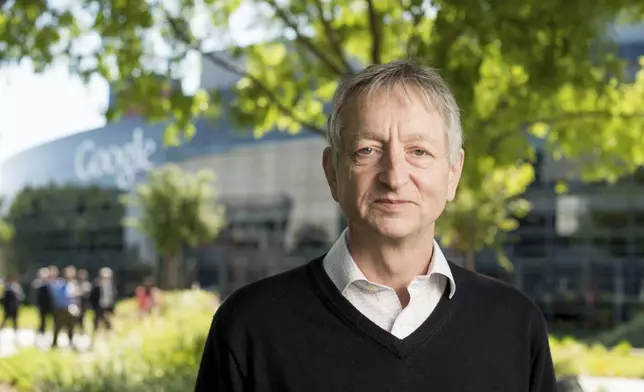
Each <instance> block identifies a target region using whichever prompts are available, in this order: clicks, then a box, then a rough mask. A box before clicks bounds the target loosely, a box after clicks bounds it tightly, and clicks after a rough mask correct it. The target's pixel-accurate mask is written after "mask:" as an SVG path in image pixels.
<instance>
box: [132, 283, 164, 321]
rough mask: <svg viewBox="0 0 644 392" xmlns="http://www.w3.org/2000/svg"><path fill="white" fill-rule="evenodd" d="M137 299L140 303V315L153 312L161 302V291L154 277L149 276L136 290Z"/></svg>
mask: <svg viewBox="0 0 644 392" xmlns="http://www.w3.org/2000/svg"><path fill="white" fill-rule="evenodd" d="M135 295H136V300H137V303H138V305H139V316H140V317H144V316H146V315H148V314H151V313H153V312H154V311H155V310H156V309H157V306H158V303H159V292H158V289H157V287H156V285H155V283H154V278H153V277H151V276H148V277H147V278H145V279H144V280H143V283H142V284H141V285H140V286H139V287H137V288H136V290H135Z"/></svg>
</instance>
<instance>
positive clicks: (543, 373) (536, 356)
mask: <svg viewBox="0 0 644 392" xmlns="http://www.w3.org/2000/svg"><path fill="white" fill-rule="evenodd" d="M534 319H535V320H533V323H534V324H536V325H534V324H533V331H534V332H533V338H532V344H533V347H537V349H536V350H535V351H533V353H532V355H531V368H530V392H557V377H556V376H555V370H554V365H553V362H552V355H551V353H550V343H549V341H548V331H547V327H546V321H545V319H544V318H543V315H542V314H541V313H540V312H539V314H538V316H536V317H534Z"/></svg>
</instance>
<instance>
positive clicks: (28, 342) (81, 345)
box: [0, 328, 90, 358]
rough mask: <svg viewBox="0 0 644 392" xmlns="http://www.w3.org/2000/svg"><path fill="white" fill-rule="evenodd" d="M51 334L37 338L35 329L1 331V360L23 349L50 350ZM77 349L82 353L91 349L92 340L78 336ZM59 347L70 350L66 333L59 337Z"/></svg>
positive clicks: (6, 329) (76, 338)
mask: <svg viewBox="0 0 644 392" xmlns="http://www.w3.org/2000/svg"><path fill="white" fill-rule="evenodd" d="M51 340H52V335H51V332H47V333H45V336H38V337H37V336H36V333H35V331H34V330H33V329H19V330H18V333H17V335H16V333H15V332H14V330H13V329H9V328H5V329H2V330H0V358H5V357H8V356H10V355H14V354H17V353H18V352H19V351H20V349H21V348H25V347H37V348H40V349H42V350H49V349H50V347H51ZM74 341H75V343H76V347H77V348H78V349H79V350H81V351H86V350H89V349H90V339H89V336H87V335H77V336H75V337H74ZM58 346H59V348H60V349H64V350H67V349H69V348H70V347H69V340H68V339H67V335H65V334H64V333H62V334H60V336H59V337H58Z"/></svg>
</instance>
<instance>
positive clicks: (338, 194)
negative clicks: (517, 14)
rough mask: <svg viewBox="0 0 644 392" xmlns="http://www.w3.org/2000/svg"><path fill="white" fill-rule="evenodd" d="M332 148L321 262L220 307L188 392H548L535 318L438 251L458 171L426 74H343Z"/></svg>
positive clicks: (442, 111) (513, 294)
mask: <svg viewBox="0 0 644 392" xmlns="http://www.w3.org/2000/svg"><path fill="white" fill-rule="evenodd" d="M328 139H329V144H330V146H329V147H328V148H327V149H325V151H324V154H323V167H324V172H325V174H326V178H327V181H328V184H329V188H330V191H331V195H332V196H333V198H334V200H335V201H336V202H338V203H339V205H340V207H341V209H342V211H343V212H344V214H345V215H346V217H347V220H348V222H349V225H348V226H349V227H348V229H347V230H346V231H345V232H344V233H343V234H342V235H341V236H340V238H339V239H338V240H337V242H336V243H335V244H334V245H333V247H332V248H331V250H330V251H329V252H328V253H327V254H326V255H325V256H323V257H320V258H318V259H316V260H313V261H312V262H310V263H309V264H308V265H306V266H303V267H300V268H297V269H295V270H292V271H289V272H286V273H284V274H280V275H277V276H273V277H270V278H268V279H265V280H262V281H259V282H257V283H254V284H251V285H249V286H246V287H244V288H242V289H240V290H238V291H237V292H235V293H234V294H232V295H231V296H230V297H229V298H228V299H227V300H226V301H225V302H224V303H223V304H222V305H221V307H220V308H219V310H218V311H217V313H216V315H215V317H214V320H213V323H212V326H211V330H210V333H209V336H208V339H207V341H206V344H205V348H204V353H203V358H202V362H201V368H200V370H199V374H198V378H197V384H196V391H198V392H205V391H227V392H235V391H245V392H247V391H262V392H264V391H307V392H322V391H441V392H466V391H471V392H474V391H476V392H488V391H490V392H491V391H503V392H505V391H512V392H521V391H525V392H528V391H530V392H554V391H556V382H555V376H554V371H553V365H552V360H551V356H550V349H549V346H548V339H547V332H546V326H545V322H544V319H543V316H542V314H541V312H540V311H539V309H538V308H537V307H536V306H535V305H534V303H533V302H531V301H530V300H529V299H528V298H527V297H525V296H524V295H523V294H521V293H520V292H519V291H517V290H516V289H514V288H512V287H510V286H508V285H506V284H503V283H501V282H499V281H496V280H493V279H491V278H487V277H484V276H481V275H477V274H475V273H472V272H469V271H467V270H465V269H463V268H460V267H458V266H456V265H455V264H453V263H451V262H449V261H447V260H446V259H445V256H444V255H443V252H442V251H441V249H440V247H439V245H438V243H436V241H434V227H435V222H436V220H437V219H438V218H439V216H440V215H441V213H442V212H443V210H444V208H445V205H446V203H447V202H449V201H452V200H453V199H454V197H455V194H456V188H457V185H458V182H459V179H460V175H461V171H462V168H463V161H464V151H463V150H462V148H461V144H462V143H461V140H462V136H461V125H460V119H459V110H458V107H457V105H456V102H455V100H454V98H453V96H452V94H451V92H450V90H449V89H448V87H447V86H446V84H445V82H444V81H443V80H442V79H441V77H440V76H439V75H438V74H437V72H436V71H434V70H432V69H429V68H426V67H424V66H421V65H418V64H415V63H413V62H409V61H399V62H394V63H390V64H383V65H374V66H370V67H368V68H367V69H365V70H363V71H361V72H359V73H357V74H355V75H351V76H349V77H348V78H347V79H345V80H344V81H343V82H342V83H341V84H340V85H339V87H338V89H337V91H336V93H335V96H334V98H333V102H332V113H331V115H330V118H329V129H328Z"/></svg>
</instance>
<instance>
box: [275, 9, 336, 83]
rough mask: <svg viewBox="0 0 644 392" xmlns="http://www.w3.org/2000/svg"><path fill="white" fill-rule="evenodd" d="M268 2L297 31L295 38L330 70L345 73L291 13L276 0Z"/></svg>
mask: <svg viewBox="0 0 644 392" xmlns="http://www.w3.org/2000/svg"><path fill="white" fill-rule="evenodd" d="M267 3H268V4H269V5H270V6H271V7H273V10H274V11H275V13H276V14H277V16H278V17H279V18H280V19H281V20H282V21H283V22H284V23H285V24H286V25H287V26H288V27H290V28H291V29H293V32H295V39H296V40H297V41H298V42H299V43H301V44H302V45H303V46H304V47H305V48H306V49H308V50H309V51H310V52H311V53H313V54H314V55H315V56H316V57H317V58H318V59H320V61H321V62H322V63H323V64H324V65H326V67H327V68H329V70H330V71H332V72H334V73H335V74H337V75H338V76H342V75H344V73H345V72H344V70H342V68H340V67H339V66H338V65H337V64H335V63H334V62H333V61H331V60H330V59H329V58H328V57H327V56H326V55H325V54H324V53H322V51H321V50H320V49H318V48H317V47H316V46H315V45H314V44H313V42H311V40H310V39H308V38H307V37H306V36H304V35H303V34H302V32H301V31H300V29H299V27H298V26H297V24H296V23H295V22H294V21H292V20H291V18H290V17H289V15H287V14H286V12H285V11H284V9H282V8H281V7H280V6H278V5H277V3H276V2H275V1H274V0H268V1H267Z"/></svg>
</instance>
